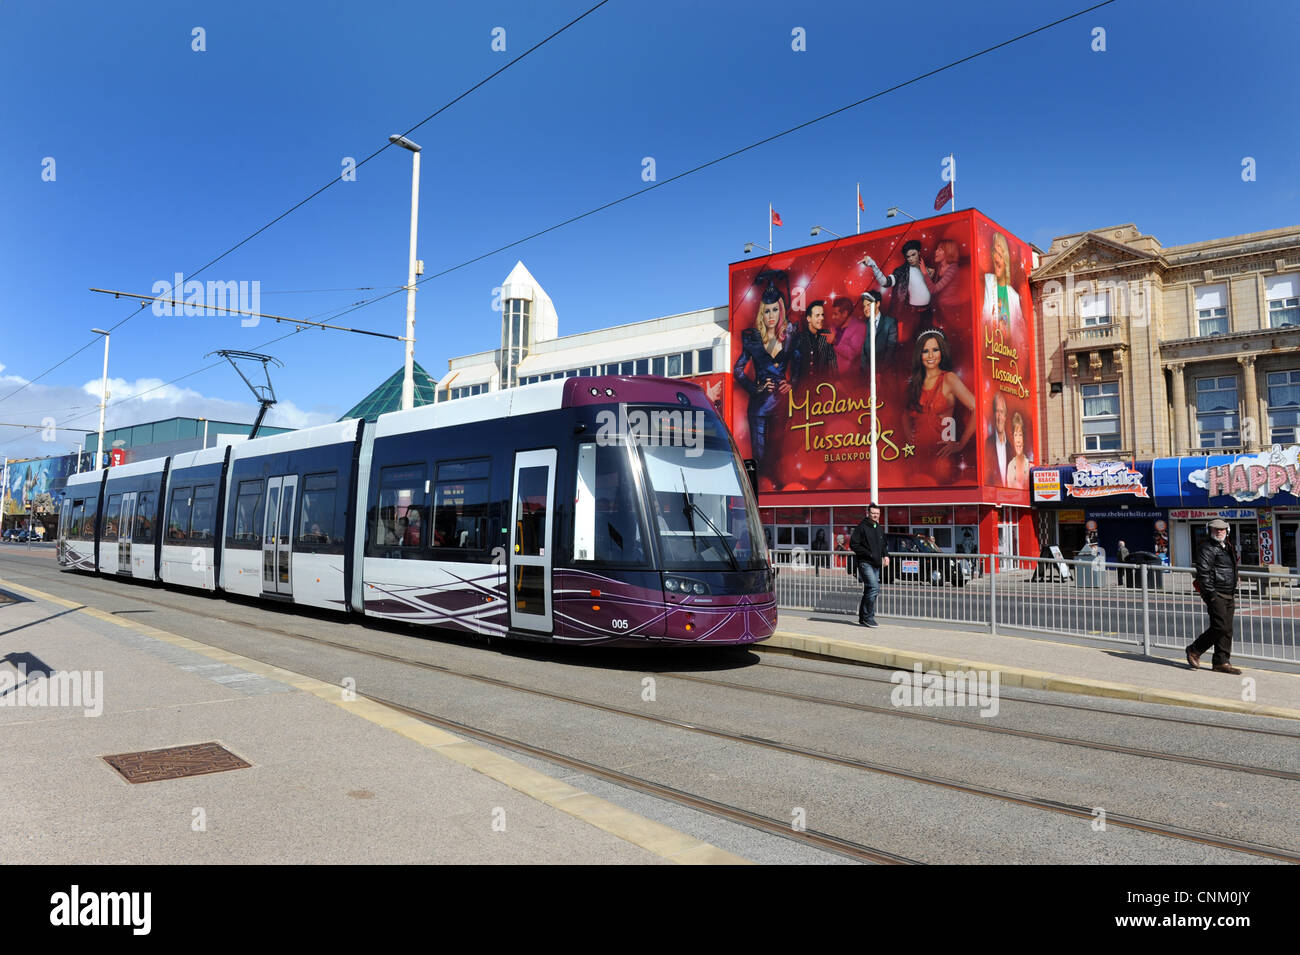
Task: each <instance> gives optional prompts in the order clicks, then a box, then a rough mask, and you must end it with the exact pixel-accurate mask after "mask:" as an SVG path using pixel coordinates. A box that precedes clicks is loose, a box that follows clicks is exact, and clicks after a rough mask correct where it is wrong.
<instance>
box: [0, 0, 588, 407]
mask: <svg viewBox="0 0 1300 955" xmlns="http://www.w3.org/2000/svg"><path fill="white" fill-rule="evenodd" d="M608 2H609V0H600V2H599V3H597V4H595V5H594V6H592V7H590V8H588V9H587V10H585V11H583V12H582V13H580V14H579V15H578V16H576V17H574V18H573V19H572V20H570V21H569V22H568V23H566V24H564V26H562V27H560V28H559V29H557V30H555V31H554V32H552V33H550V34H548V35H547V36H545V37H543V38H542V39H541V40H538V41H537V42H536V43H534V44H533V45H532V46H530V47H529V48H528V49H527V50H524V52H522V53H520V54H519V55H518V56H516V57H515V58H514V59H512V60H510V61H509V62H507V63H506V64H505V65H503V66H502V67H500V68H499V69H497V70H494V71H493V72H491V73H489V74H488V75H487V76H485V77H483V79H481V80H479V81H478V82H477V83H475V84H474V85H473V86H471V87H469V88H468V89H466V90H463V91H462V92H460V93H459V94H457V95H456V96H454V97H453V98H452V99H450V100H448V101H447V102H446V103H444V104H443V105H442V106H440V107H438V108H437V109H435V110H434V111H433V112H432V113H430V114H429V115H428V116H426V117H424V119H422V120H420V121H419V122H418V123H416V124H415V125H414V126H412V127H410V128H409V129H408V130H406V132H405V133H402V134H401V135H403V136H408V135H410V134H411V133H413V132H415V131H416V130H417V129H419V128H420V127H421V126H423V125H424V124H425V123H427V122H429V121H430V120H432V119H434V118H435V117H437V116H438V115H439V114H441V113H443V112H445V111H446V110H448V109H450V108H451V107H453V106H455V105H456V104H457V103H459V102H460V101H461V100H463V99H464V98H465V97H467V96H469V95H470V94H471V93H473V92H474V91H475V90H478V89H480V88H481V87H483V86H485V85H486V84H488V83H490V82H491V81H492V80H494V79H495V78H496V77H498V76H500V75H501V74H502V73H504V72H505V71H506V70H508V69H510V68H511V67H512V66H514V65H515V64H516V63H518V62H519V61H520V60H522V59H524V58H525V57H527V56H529V55H531V54H532V53H535V52H536V51H537V50H539V49H541V48H542V47H543V46H545V45H546V44H547V43H549V42H550V41H551V40H553V39H555V38H556V37H557V36H559V35H560V34H561V33H564V32H565V31H566V30H568V29H570V28H571V27H573V26H575V25H577V24H578V23H579V22H581V21H582V20H584V19H586V18H587V17H588V16H590V15H591V14H593V13H595V12H596V11H597V10H599V9H600V8H601V7H603V6H604V5H605V4H607V3H608ZM392 145H393V143H392V142H391V141H389V142H385V143H384V144H383V145H382V146H380V147H379V148H378V149H376V150H375V151H374V152H372V153H371V154H370V155H369V156H366V157H365V158H364V159H362V160H361V161H360V162H358V163H357V164H356V165H355V166H354V167H352V168H353V169H360V168H361V167H362V166H364V165H365V164H366V163H368V162H370V160H372V159H374V158H375V157H376V156H378V155H379V154H380V153H382V152H383V151H384V150H386V149H389V148H390V147H391V146H392ZM342 181H343V175H342V174H340V175H338V176H335V177H334V178H333V179H331V180H330V181H329V182H327V183H325V185H323V186H321V187H320V188H319V189H317V190H316V191H315V192H313V193H312V194H311V195H309V196H307V198H305V199H302V200H300V201H299V202H296V203H294V204H293V205H292V206H290V207H289V208H288V209H286V210H285V211H284V212H282V213H280V214H279V215H278V216H276V217H275V218H274V219H272V220H271V221H270V222H268V223H266V224H265V225H264V226H262V227H261V228H260V229H258V230H256V231H255V232H252V233H250V234H248V235H247V236H245V237H244V238H242V239H240V240H239V241H238V242H236V243H235V244H234V245H232V246H231V247H230V248H228V249H226V251H224V252H222V253H221V254H220V255H218V256H217V257H216V258H214V259H211V260H210V261H208V262H206V263H205V264H204V265H203V266H201V267H200V268H198V269H196V270H195V271H193V272H190V273H188V277H189V278H194V277H195V276H197V275H200V274H202V273H203V272H205V271H207V270H208V269H209V268H211V267H212V266H214V265H216V264H217V263H218V262H220V261H221V260H222V259H224V258H225V257H226V256H228V255H230V254H231V253H232V252H234V251H235V250H236V249H238V248H240V247H241V246H243V245H245V244H247V243H248V242H251V241H252V240H253V239H255V238H257V237H258V236H259V235H261V234H262V233H263V232H265V231H266V230H267V229H269V228H271V226H273V225H275V224H276V223H277V222H279V221H280V220H282V219H284V218H286V217H287V216H289V215H291V214H292V213H294V212H296V211H297V210H298V209H301V208H302V207H303V206H305V205H306V204H307V203H309V202H311V201H312V200H313V199H315V198H316V197H317V196H319V195H320V194H321V193H323V192H325V191H326V190H327V189H329V188H330V187H331V186H333V185H334V184H335V183H337V182H342ZM405 288H406V286H405V285H402V286H398V287H397V289H398V291H401V290H403V289H405ZM144 307H145V306H144V305H141V306H140V308H139V309H136V310H135V311H133V312H132V313H131V314H129V315H127V316H126V317H125V318H123V319H122V320H121V321H119V322H118V323H117V324H116V325H110V326H109V328H108V331H109V332H110V333H111V332H114V331H116V330H117V329H119V328H121V327H122V326H123V325H125V324H126V323H127V322H129V321H130V320H131V319H133V318H135V316H136V315H139V314H140V311H141V310H142V309H143V308H144ZM98 341H99V339H98V338H92V339H91V340H90V341H88V342H86V344H84V345H82V346H81V347H80V348H78V349H77V350H76V351H74V352H72V354H70V355H68V356H67V357H66V358H63V359H61V360H60V361H58V362H56V363H55V364H53V365H51V366H50V367H49V368H47V369H45V371H43V372H41V373H40V374H39V375H37V376H36V377H35V378H30V379H27V380H26V381H24V382H23V384H21V385H19V386H18V387H17V388H15V389H14V390H13V391H11V392H9V393H8V394H7V395H4V396H3V397H0V401H7V400H8V399H10V398H12V397H13V396H14V395H16V394H18V393H19V392H20V391H22V390H23V389H24V388H26V387H27V386H28V385H31V384H33V383H35V382H37V381H40V380H41V379H42V378H44V377H45V376H46V375H48V374H49V373H50V372H52V371H54V370H55V369H56V368H58V367H59V366H60V365H63V364H64V363H66V362H68V361H70V360H71V359H73V358H75V357H76V356H77V355H79V354H81V353H82V352H83V351H85V350H86V349H87V348H89V347H90V346H91V345H94V344H96V343H97V342H98Z"/></svg>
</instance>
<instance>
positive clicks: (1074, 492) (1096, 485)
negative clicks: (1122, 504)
mask: <svg viewBox="0 0 1300 955" xmlns="http://www.w3.org/2000/svg"><path fill="white" fill-rule="evenodd" d="M1065 493H1066V494H1067V495H1069V496H1070V497H1109V496H1110V495H1112V494H1132V495H1133V496H1134V497H1146V496H1147V489H1146V485H1145V484H1143V483H1142V475H1141V473H1140V472H1138V471H1135V470H1133V469H1132V468H1131V467H1129V466H1128V465H1127V464H1122V463H1118V462H1117V463H1113V464H1093V465H1090V466H1088V467H1086V468H1075V471H1074V478H1073V482H1072V483H1071V484H1068V485H1066V488H1065Z"/></svg>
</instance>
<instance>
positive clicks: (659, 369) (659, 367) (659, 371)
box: [650, 355, 664, 378]
mask: <svg viewBox="0 0 1300 955" xmlns="http://www.w3.org/2000/svg"><path fill="white" fill-rule="evenodd" d="M650 364H651V368H652V370H653V373H654V374H656V375H658V376H659V377H660V378H662V377H663V376H664V356H663V355H660V356H659V357H658V358H655V359H653V360H652V361H651V362H650Z"/></svg>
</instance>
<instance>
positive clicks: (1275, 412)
mask: <svg viewBox="0 0 1300 955" xmlns="http://www.w3.org/2000/svg"><path fill="white" fill-rule="evenodd" d="M1268 427H1269V433H1270V435H1269V437H1270V441H1271V443H1273V444H1296V443H1300V370H1296V371H1271V372H1269V373H1268Z"/></svg>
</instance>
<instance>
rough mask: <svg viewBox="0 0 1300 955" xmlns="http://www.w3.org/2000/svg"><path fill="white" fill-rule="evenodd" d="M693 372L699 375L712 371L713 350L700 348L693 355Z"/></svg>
mask: <svg viewBox="0 0 1300 955" xmlns="http://www.w3.org/2000/svg"><path fill="white" fill-rule="evenodd" d="M695 370H696V372H698V373H699V374H701V375H704V374H708V373H709V372H711V371H713V349H712V348H701V349H700V350H699V351H697V352H696V353H695Z"/></svg>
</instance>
